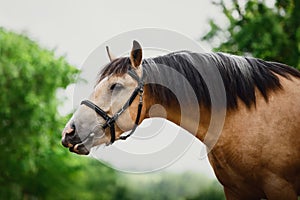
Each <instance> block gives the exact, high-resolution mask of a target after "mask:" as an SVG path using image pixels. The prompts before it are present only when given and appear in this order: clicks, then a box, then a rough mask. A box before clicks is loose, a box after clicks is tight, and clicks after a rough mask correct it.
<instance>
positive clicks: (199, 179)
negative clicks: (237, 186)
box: [119, 172, 225, 200]
mask: <svg viewBox="0 0 300 200" xmlns="http://www.w3.org/2000/svg"><path fill="white" fill-rule="evenodd" d="M123 176H125V177H122V178H121V180H120V181H119V185H120V186H121V187H122V186H123V187H124V188H126V189H127V192H126V195H125V196H124V195H123V199H126V200H127V199H130V200H139V199H143V200H151V199H165V200H168V199H170V200H184V199H191V200H195V199H207V200H210V199H212V200H215V199H220V200H221V199H225V197H224V194H223V193H224V192H223V189H222V186H221V185H220V184H219V183H218V182H216V181H212V180H209V179H207V178H206V177H204V176H202V175H199V174H195V173H191V172H185V173H181V174H175V173H166V172H164V173H156V174H154V173H152V174H148V175H123Z"/></svg>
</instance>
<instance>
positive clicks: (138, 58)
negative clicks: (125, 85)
mask: <svg viewBox="0 0 300 200" xmlns="http://www.w3.org/2000/svg"><path fill="white" fill-rule="evenodd" d="M142 58H143V51H142V47H141V45H140V44H139V43H138V42H137V41H136V40H133V45H132V49H131V53H130V62H131V65H132V66H133V67H134V68H138V67H139V66H140V64H141V63H142Z"/></svg>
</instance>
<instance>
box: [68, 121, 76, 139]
mask: <svg viewBox="0 0 300 200" xmlns="http://www.w3.org/2000/svg"><path fill="white" fill-rule="evenodd" d="M75 130H76V127H75V124H74V122H72V123H71V124H70V127H69V128H68V129H67V131H66V134H68V135H69V136H73V135H74V134H75Z"/></svg>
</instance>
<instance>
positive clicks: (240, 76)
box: [62, 41, 300, 200]
mask: <svg viewBox="0 0 300 200" xmlns="http://www.w3.org/2000/svg"><path fill="white" fill-rule="evenodd" d="M107 51H108V54H109V57H110V62H109V63H108V64H107V65H106V66H105V67H104V68H103V69H102V71H101V72H100V73H99V77H98V80H97V82H96V85H95V87H94V90H93V92H92V94H91V96H90V97H89V98H88V99H87V100H84V101H82V103H81V105H80V106H79V108H78V109H77V111H76V112H75V113H74V115H73V117H72V118H71V119H70V120H69V122H68V123H67V124H66V126H65V128H64V130H63V132H62V144H63V146H65V147H67V148H69V150H70V151H71V152H74V153H77V154H84V155H86V154H89V152H90V149H91V148H92V147H94V146H98V145H101V144H113V142H114V141H116V140H125V139H126V138H128V137H129V136H130V135H132V134H133V133H134V131H135V129H136V128H137V126H138V125H139V124H140V123H141V122H142V121H143V120H144V119H146V118H149V117H164V118H165V119H166V120H169V121H171V122H173V123H175V124H177V125H178V126H181V127H182V128H184V129H186V130H187V131H188V132H190V133H191V134H193V135H194V136H195V137H196V138H197V139H199V140H200V141H202V142H203V143H204V144H205V145H207V146H210V148H211V149H210V151H209V153H208V158H209V162H210V164H211V166H212V168H213V170H214V172H215V174H216V177H217V179H218V180H219V182H220V183H221V184H222V185H223V188H224V193H225V196H226V199H244V200H245V199H252V200H253V199H261V198H267V199H271V200H276V199H290V200H293V199H295V200H296V199H297V196H298V195H299V194H300V117H299V116H300V72H299V71H298V70H296V69H295V68H292V67H289V66H287V65H285V64H281V63H277V62H270V61H264V60H262V59H258V58H253V57H242V56H235V55H230V54H225V53H221V52H219V53H195V52H189V51H179V52H173V53H170V54H167V55H162V56H157V57H153V58H143V50H142V47H141V45H140V44H139V43H138V42H137V41H133V46H132V50H131V52H130V55H129V56H128V57H126V56H125V57H119V58H115V57H113V56H112V55H111V53H110V52H109V49H108V48H107ZM192 59H193V60H196V62H190V61H191V60H192ZM162 65H166V66H168V67H169V68H170V69H171V70H173V71H175V72H176V73H179V74H180V75H181V76H183V78H184V80H186V81H185V82H184V81H180V80H178V79H177V78H174V77H173V76H172V74H170V73H169V71H170V70H165V68H164V67H160V66H162ZM195 65H196V66H195ZM212 66H213V67H215V68H216V69H217V72H218V73H219V75H220V77H221V81H222V84H223V86H224V90H225V93H226V95H225V99H221V100H217V101H216V102H217V103H214V104H215V105H212V99H211V97H210V91H209V87H208V86H207V84H206V83H205V77H204V75H203V73H200V72H199V70H198V69H201V70H204V72H205V70H207V69H210V68H211V67H212ZM196 68H198V69H196ZM204 74H205V73H204ZM206 78H208V79H209V80H213V81H212V82H214V80H215V77H214V76H209V77H206ZM154 80H155V81H158V80H165V81H166V82H168V83H170V84H171V85H173V86H174V88H175V90H177V92H179V93H180V94H182V96H183V98H181V99H180V100H179V99H178V98H177V96H176V91H170V89H168V88H167V87H164V86H163V85H160V84H155V81H154ZM147 82H148V83H149V84H147ZM187 85H188V86H189V88H190V89H192V91H193V92H194V94H195V98H194V99H195V100H196V101H191V99H193V98H190V96H188V95H189V94H190V93H187V92H186V93H185V91H186V90H188V86H187ZM216 90H217V91H218V89H216ZM217 93H218V92H217ZM156 104H159V105H162V106H163V107H164V109H165V111H166V115H164V116H161V115H162V114H161V112H160V110H159V109H158V110H154V111H152V114H149V112H150V108H151V106H153V105H156ZM182 106H183V107H184V108H180V107H182ZM212 107H215V108H216V109H217V111H219V112H221V111H225V113H226V115H225V116H224V123H223V124H222V126H223V128H222V131H221V133H220V134H219V135H218V138H217V140H216V141H215V143H214V145H212V146H211V144H210V140H205V137H206V136H207V135H208V134H210V135H212V136H213V135H214V134H217V133H214V132H213V131H212V132H209V131H208V129H209V124H210V123H211V119H212V111H211V110H212ZM198 108H199V109H198ZM186 109H189V110H188V112H185V110H186ZM95 114H96V115H97V117H95ZM197 115H199V116H201V117H200V118H199V119H200V120H198V119H197V120H195V116H196V117H197ZM183 121H184V123H182V122H183ZM195 125H197V126H196V129H195V128H194V127H195ZM126 131H130V133H128V134H127V135H124V134H123V133H124V132H126Z"/></svg>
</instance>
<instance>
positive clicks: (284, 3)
mask: <svg viewBox="0 0 300 200" xmlns="http://www.w3.org/2000/svg"><path fill="white" fill-rule="evenodd" d="M214 3H215V4H216V5H217V6H219V7H221V8H222V9H223V14H224V15H225V17H226V19H227V20H228V22H229V26H227V27H222V26H220V24H216V23H215V22H214V21H213V20H210V25H211V29H210V31H209V32H208V33H207V34H206V35H205V36H204V37H203V38H202V40H206V41H210V42H213V41H215V39H216V38H219V39H221V41H222V42H221V44H218V45H217V47H216V48H215V50H216V51H223V52H228V53H233V54H239V55H245V54H246V55H247V54H250V55H252V56H254V57H259V58H262V59H266V60H272V61H278V62H282V63H286V64H289V65H291V66H294V67H296V68H298V69H300V12H299V10H300V1H298V0H276V1H275V4H274V5H273V6H271V7H269V6H270V5H269V6H267V5H266V1H264V0H248V1H247V2H244V1H238V0H231V1H230V2H229V3H228V2H227V4H226V3H225V2H224V1H223V0H220V1H218V2H214Z"/></svg>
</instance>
